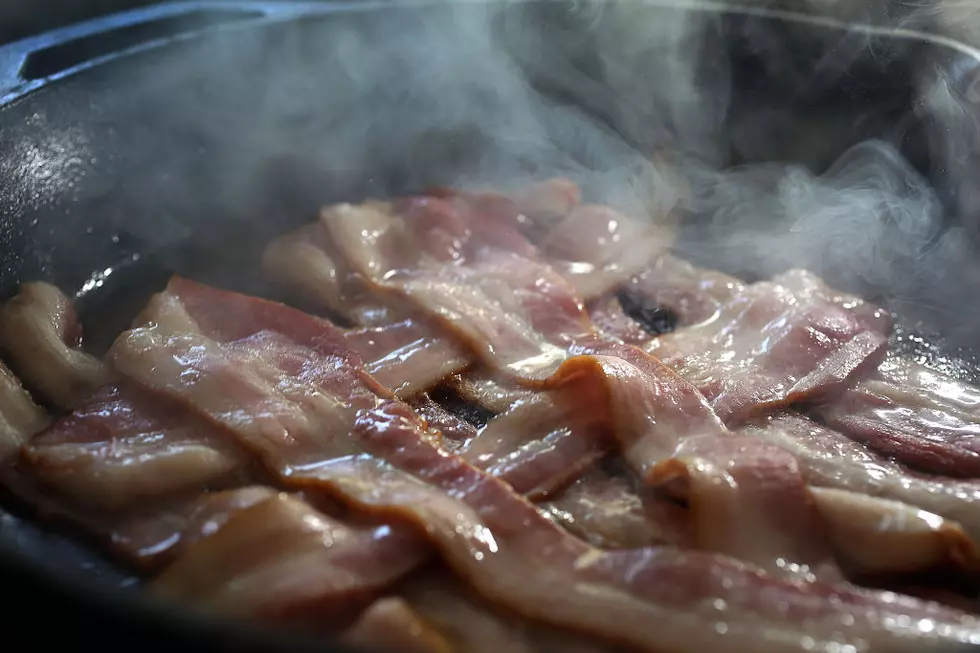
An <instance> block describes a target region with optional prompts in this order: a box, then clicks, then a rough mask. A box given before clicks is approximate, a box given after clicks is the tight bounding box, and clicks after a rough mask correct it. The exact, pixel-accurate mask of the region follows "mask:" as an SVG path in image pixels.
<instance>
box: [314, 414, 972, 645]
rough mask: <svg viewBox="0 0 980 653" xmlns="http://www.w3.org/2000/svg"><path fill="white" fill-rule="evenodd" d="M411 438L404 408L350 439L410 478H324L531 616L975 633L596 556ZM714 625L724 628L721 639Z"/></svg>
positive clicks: (693, 641)
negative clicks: (408, 525)
mask: <svg viewBox="0 0 980 653" xmlns="http://www.w3.org/2000/svg"><path fill="white" fill-rule="evenodd" d="M417 429H418V425H417V423H416V422H415V420H414V419H413V417H412V415H411V413H410V412H408V411H406V410H405V409H404V408H402V407H400V406H398V405H396V404H389V405H388V406H386V407H384V408H382V409H381V410H379V411H374V414H373V415H370V414H366V415H364V416H363V417H362V418H361V419H359V420H358V424H357V426H356V427H355V435H357V436H358V438H359V439H360V441H361V443H362V444H363V446H365V448H366V449H368V450H369V451H371V452H374V453H375V454H377V455H383V456H384V457H385V458H386V459H387V461H388V463H389V464H390V465H394V466H396V467H399V468H400V469H401V470H402V472H401V473H399V472H398V471H396V470H394V469H392V468H391V467H389V466H388V465H385V464H382V463H380V462H379V461H376V460H370V459H364V458H346V459H343V460H337V461H334V462H333V463H331V464H330V465H323V466H321V467H320V468H319V469H318V474H319V476H320V480H321V482H323V483H329V484H331V485H332V486H333V487H334V488H336V489H337V490H338V491H339V492H340V493H341V494H343V495H345V496H346V497H347V498H348V499H349V500H353V501H355V502H356V503H358V504H359V505H361V506H362V507H364V508H366V509H367V508H373V509H375V510H380V511H385V512H387V511H395V512H396V513H400V514H403V515H404V516H405V517H407V518H411V519H413V520H415V521H416V523H417V524H419V525H420V526H422V525H424V527H425V529H426V532H427V533H428V534H429V536H430V537H431V538H433V541H434V543H435V544H436V545H437V546H438V547H439V548H440V550H441V551H442V553H443V555H444V557H445V559H446V560H447V562H448V563H449V564H450V565H451V566H452V567H453V568H454V569H455V571H456V572H457V573H458V574H461V575H462V576H463V577H465V578H466V579H467V581H468V582H470V583H471V584H472V585H473V586H474V587H475V588H476V589H477V590H478V591H480V593H481V594H483V595H484V596H486V597H488V598H490V599H491V600H494V601H499V602H501V603H503V604H505V605H507V606H509V607H510V608H512V609H516V610H517V611H518V612H520V613H522V614H525V615H526V616H529V617H532V618H535V619H540V620H542V621H546V622H550V623H553V624H555V625H562V626H566V627H571V628H578V629H582V630H584V631H587V632H591V633H595V634H598V635H602V636H604V637H608V638H610V639H612V640H613V641H620V642H623V643H627V644H629V645H633V646H637V647H639V648H641V649H644V650H663V649H667V650H677V651H688V650H690V651H697V650H705V647H710V646H715V645H717V646H721V645H724V646H727V647H731V648H736V649H746V650H754V651H768V650H795V649H797V648H800V647H801V646H804V644H803V641H810V640H812V641H813V642H814V643H815V646H816V647H821V646H829V645H831V644H836V645H852V646H855V645H858V644H861V645H864V646H866V647H867V648H868V649H869V650H878V649H880V650H920V651H921V650H924V649H930V648H933V647H943V646H948V645H950V644H952V643H953V642H968V641H969V642H972V641H973V639H974V638H977V637H978V636H977V635H976V631H975V630H973V629H975V628H976V627H977V625H980V623H978V622H977V621H976V620H975V619H974V618H973V617H969V616H967V615H965V614H962V613H959V612H956V611H953V610H948V609H946V608H944V607H942V606H938V605H935V604H929V603H922V602H919V601H915V600H911V599H905V598H900V597H898V596H896V595H894V594H891V593H875V592H866V591H860V590H854V589H850V588H847V587H845V586H842V585H834V586H831V585H826V584H823V583H807V584H799V583H793V582H787V581H781V580H778V579H776V578H773V577H771V576H767V575H766V574H764V573H762V572H759V571H757V570H754V569H752V568H749V567H746V566H744V565H740V564H737V563H733V562H730V561H728V560H727V559H724V558H720V557H717V556H712V555H707V554H699V553H695V552H682V551H677V550H675V549H643V550H637V551H630V552H625V551H623V552H600V551H597V550H595V549H592V548H591V547H589V546H588V545H586V544H585V543H583V542H581V541H580V540H577V539H575V538H571V539H570V536H568V535H567V534H565V533H563V531H561V530H560V529H557V527H555V526H553V525H552V524H551V523H550V522H549V521H547V520H546V519H544V518H543V517H541V515H540V514H539V513H538V512H537V511H536V510H535V509H534V508H533V506H531V505H530V504H527V503H526V502H524V501H523V500H521V499H520V498H519V497H517V496H516V495H514V494H513V493H512V492H511V491H510V490H509V489H508V487H507V486H506V485H505V484H502V483H501V482H500V481H499V480H496V479H493V478H492V477H489V476H486V475H484V474H481V473H480V472H478V471H477V470H475V469H473V468H472V467H470V466H468V465H466V464H465V463H463V461H461V460H460V459H458V458H453V457H452V456H447V455H446V454H445V453H443V452H440V451H439V450H438V449H437V448H435V447H433V446H431V445H429V444H427V443H426V442H425V440H424V437H422V436H421V435H420V433H419V432H418V430H417ZM404 472H408V473H410V474H412V475H413V476H414V477H415V478H414V479H413V478H412V477H409V476H406V475H405V474H404ZM348 475H355V476H356V477H358V480H357V481H353V480H350V479H349V478H345V477H348ZM328 479H329V480H328ZM368 479H370V482H366V481H368ZM416 479H418V480H416ZM420 481H424V482H420ZM423 497H425V498H423ZM541 556H544V557H541ZM831 597H833V598H831ZM718 599H720V602H719V601H717V600H718ZM612 614H615V615H616V618H615V619H611V618H610V615H612ZM899 617H901V618H899ZM906 618H908V619H910V620H912V622H915V621H916V620H918V619H923V618H926V619H930V620H933V621H935V622H936V625H937V626H938V631H931V632H930V633H928V634H926V633H923V632H922V631H921V630H920V629H919V628H917V627H914V626H913V627H903V626H902V625H901V624H902V623H908V621H906V620H905V619H906ZM719 621H721V622H724V623H725V624H726V628H724V629H720V631H721V632H719V629H717V628H715V624H716V623H718V622H719ZM940 624H941V625H940ZM801 629H802V630H801ZM804 633H805V634H804ZM937 635H938V636H937Z"/></svg>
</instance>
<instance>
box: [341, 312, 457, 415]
mask: <svg viewBox="0 0 980 653" xmlns="http://www.w3.org/2000/svg"><path fill="white" fill-rule="evenodd" d="M431 331H432V329H429V328H428V327H426V326H423V325H421V324H419V323H418V322H417V321H415V320H405V321H403V322H399V323H396V324H391V325H387V326H383V327H368V328H363V329H354V330H351V331H347V332H346V333H345V334H344V337H345V339H346V341H347V344H348V346H349V347H350V348H351V349H353V350H354V351H356V352H357V353H358V354H359V355H360V356H361V358H362V359H363V360H364V361H366V364H365V369H366V370H367V372H368V373H369V374H371V375H372V376H374V378H375V379H377V380H378V382H379V383H381V385H383V386H385V387H388V388H391V389H392V390H393V391H394V392H395V394H396V395H397V396H398V397H400V398H403V399H405V398H409V397H413V396H415V395H418V394H419V393H422V392H425V391H426V390H430V389H432V388H433V387H435V386H437V385H439V383H441V382H442V381H443V379H446V378H448V377H450V376H452V375H453V374H456V373H458V372H461V371H463V370H464V369H466V368H467V367H469V365H470V358H469V356H468V355H467V353H466V352H465V351H463V350H462V349H461V348H460V347H459V346H458V345H456V344H455V343H454V342H453V341H451V340H449V339H447V338H442V337H439V336H434V335H431V334H430V332H431Z"/></svg>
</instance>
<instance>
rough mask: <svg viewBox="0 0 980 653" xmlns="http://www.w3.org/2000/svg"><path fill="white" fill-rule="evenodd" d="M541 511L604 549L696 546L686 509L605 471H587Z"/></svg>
mask: <svg viewBox="0 0 980 653" xmlns="http://www.w3.org/2000/svg"><path fill="white" fill-rule="evenodd" d="M541 507H542V509H543V510H545V512H546V513H547V514H548V515H549V516H550V517H551V518H552V519H554V520H555V521H556V522H557V523H558V524H561V525H562V526H563V527H564V528H565V530H567V531H568V532H570V533H572V534H574V535H576V536H578V537H580V538H582V539H583V540H585V541H586V542H588V543H590V544H592V545H593V546H596V547H598V548H601V549H637V548H641V547H645V546H650V545H654V544H671V545H675V546H690V544H691V542H692V538H691V533H690V527H689V525H688V519H687V511H686V509H684V508H683V507H681V506H680V505H678V504H677V503H674V502H673V501H671V500H669V499H667V498H665V497H663V496H661V495H658V494H656V493H652V492H650V491H649V490H644V489H642V488H641V489H634V488H633V487H632V485H631V483H630V482H629V481H628V480H627V479H626V478H624V477H622V476H612V475H609V474H606V473H605V472H603V471H601V470H599V469H593V470H590V471H589V472H586V473H585V474H584V475H583V476H582V477H581V478H579V479H578V480H577V481H576V482H575V483H573V484H572V485H571V486H570V487H569V488H568V489H566V490H565V491H564V492H562V493H561V494H560V495H558V496H557V497H555V498H554V499H552V500H550V501H547V502H546V503H544V504H542V506H541Z"/></svg>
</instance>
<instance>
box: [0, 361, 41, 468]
mask: <svg viewBox="0 0 980 653" xmlns="http://www.w3.org/2000/svg"><path fill="white" fill-rule="evenodd" d="M47 423H48V416H47V415H46V414H45V412H44V411H43V410H41V408H39V407H38V405H37V404H35V403H34V400H33V399H31V395H30V394H28V392H27V391H26V390H24V386H22V385H21V384H20V380H18V379H17V377H16V376H14V374H13V372H11V371H10V369H9V368H8V367H7V366H6V365H5V364H4V363H3V362H2V361H0V461H3V460H4V459H6V458H7V457H9V456H11V455H13V454H14V453H16V452H17V450H18V449H19V448H20V445H21V444H23V443H24V442H26V441H27V440H28V439H29V438H30V437H31V436H32V435H34V434H35V433H37V432H38V431H40V430H41V429H42V428H44V427H45V426H46V425H47Z"/></svg>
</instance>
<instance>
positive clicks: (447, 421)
mask: <svg viewBox="0 0 980 653" xmlns="http://www.w3.org/2000/svg"><path fill="white" fill-rule="evenodd" d="M411 406H412V409H413V410H415V414H416V415H418V416H419V417H420V418H422V419H423V420H424V421H425V423H426V425H428V427H429V430H430V431H435V432H437V433H439V435H441V436H442V439H441V444H442V446H443V447H445V448H446V449H448V450H449V451H458V450H459V449H460V448H462V447H465V446H466V444H467V443H468V442H470V441H471V440H472V439H473V438H475V437H476V434H477V428H476V427H475V426H474V425H472V424H470V423H469V422H467V421H466V420H464V419H461V418H459V417H457V416H456V415H454V414H452V413H450V412H449V411H448V410H446V409H445V408H444V407H443V406H442V405H441V404H439V403H436V402H435V401H433V400H432V398H431V397H429V396H428V395H423V396H422V397H419V398H416V399H415V400H413V401H412V403H411Z"/></svg>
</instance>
